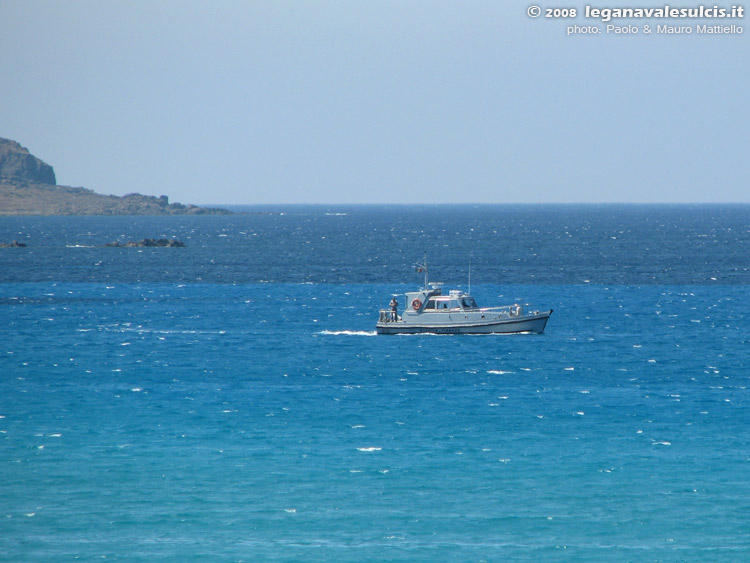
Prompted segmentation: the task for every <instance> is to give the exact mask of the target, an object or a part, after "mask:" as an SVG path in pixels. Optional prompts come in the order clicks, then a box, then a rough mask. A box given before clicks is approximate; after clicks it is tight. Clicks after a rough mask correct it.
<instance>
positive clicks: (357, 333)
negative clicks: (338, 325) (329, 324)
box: [318, 330, 378, 336]
mask: <svg viewBox="0 0 750 563" xmlns="http://www.w3.org/2000/svg"><path fill="white" fill-rule="evenodd" d="M318 334H325V335H327V336H341V335H344V336H377V335H378V333H377V332H376V331H374V330H322V331H320V332H319V333H318Z"/></svg>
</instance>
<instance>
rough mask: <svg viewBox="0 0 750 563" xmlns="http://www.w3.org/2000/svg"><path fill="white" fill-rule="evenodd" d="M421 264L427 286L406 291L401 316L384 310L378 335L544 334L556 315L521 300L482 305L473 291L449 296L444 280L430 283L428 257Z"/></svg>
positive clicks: (458, 291)
mask: <svg viewBox="0 0 750 563" xmlns="http://www.w3.org/2000/svg"><path fill="white" fill-rule="evenodd" d="M417 267H418V269H419V271H424V287H423V288H422V289H420V290H418V291H411V292H407V293H405V294H404V295H405V297H406V309H405V310H404V311H403V313H401V314H400V315H399V314H398V311H397V310H395V311H394V309H393V308H391V309H382V310H381V311H380V316H379V318H378V322H377V324H376V325H375V330H376V331H377V333H378V334H416V333H425V332H426V333H435V334H490V333H514V332H533V333H541V332H544V327H545V326H547V320H548V319H549V316H550V315H551V314H552V311H553V310H552V309H550V310H549V311H527V310H525V309H524V307H523V306H522V305H520V304H518V303H515V304H513V305H504V306H500V307H479V306H478V305H477V302H476V301H475V300H474V298H473V297H472V296H471V295H470V293H465V292H463V291H460V290H457V289H452V290H450V291H449V292H448V294H447V295H446V294H444V293H443V284H442V283H440V282H438V283H435V282H433V283H430V282H429V281H428V279H427V262H426V260H425V263H424V264H418V265H417ZM469 279H471V278H469ZM469 288H471V282H469ZM470 291H471V289H469V292H470Z"/></svg>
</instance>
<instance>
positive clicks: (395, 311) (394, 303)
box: [391, 296, 398, 321]
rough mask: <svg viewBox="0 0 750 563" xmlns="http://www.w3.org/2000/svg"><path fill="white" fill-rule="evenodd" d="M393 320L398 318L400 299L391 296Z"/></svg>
mask: <svg viewBox="0 0 750 563" xmlns="http://www.w3.org/2000/svg"><path fill="white" fill-rule="evenodd" d="M391 320H392V321H397V320H398V300H397V299H396V297H395V296H394V297H391Z"/></svg>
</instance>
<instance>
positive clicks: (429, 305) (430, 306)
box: [424, 299, 435, 309]
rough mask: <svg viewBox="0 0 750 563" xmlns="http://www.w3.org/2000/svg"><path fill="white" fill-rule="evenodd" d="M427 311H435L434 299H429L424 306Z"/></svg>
mask: <svg viewBox="0 0 750 563" xmlns="http://www.w3.org/2000/svg"><path fill="white" fill-rule="evenodd" d="M424 308H425V309H434V308H435V300H434V299H428V300H427V304H426V305H425V306H424Z"/></svg>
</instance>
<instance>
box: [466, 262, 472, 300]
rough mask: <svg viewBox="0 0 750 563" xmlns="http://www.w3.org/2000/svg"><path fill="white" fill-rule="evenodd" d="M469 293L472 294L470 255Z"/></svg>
mask: <svg viewBox="0 0 750 563" xmlns="http://www.w3.org/2000/svg"><path fill="white" fill-rule="evenodd" d="M467 293H468V294H469V295H471V256H469V291H468V292H467Z"/></svg>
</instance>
